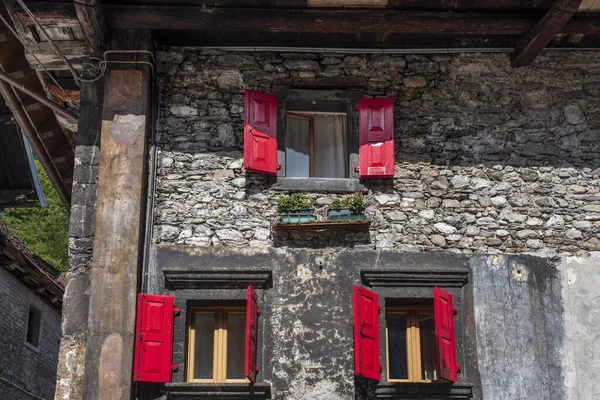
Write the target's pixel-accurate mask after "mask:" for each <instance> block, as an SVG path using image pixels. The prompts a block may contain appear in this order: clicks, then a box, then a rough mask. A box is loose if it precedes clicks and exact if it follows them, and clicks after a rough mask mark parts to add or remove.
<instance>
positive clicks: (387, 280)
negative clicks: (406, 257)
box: [360, 268, 469, 287]
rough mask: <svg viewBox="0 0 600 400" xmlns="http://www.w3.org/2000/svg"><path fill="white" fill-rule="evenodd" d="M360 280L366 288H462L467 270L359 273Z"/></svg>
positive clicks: (466, 279) (433, 269)
mask: <svg viewBox="0 0 600 400" xmlns="http://www.w3.org/2000/svg"><path fill="white" fill-rule="evenodd" d="M360 275H361V280H362V282H363V283H364V284H365V285H368V286H390V287H392V286H393V287H408V286H410V287H430V286H441V287H462V286H464V285H466V284H467V282H468V281H469V269H468V268H465V269H461V270H459V269H438V268H427V269H404V270H389V269H387V270H385V269H384V270H381V269H379V270H373V269H363V270H361V271H360Z"/></svg>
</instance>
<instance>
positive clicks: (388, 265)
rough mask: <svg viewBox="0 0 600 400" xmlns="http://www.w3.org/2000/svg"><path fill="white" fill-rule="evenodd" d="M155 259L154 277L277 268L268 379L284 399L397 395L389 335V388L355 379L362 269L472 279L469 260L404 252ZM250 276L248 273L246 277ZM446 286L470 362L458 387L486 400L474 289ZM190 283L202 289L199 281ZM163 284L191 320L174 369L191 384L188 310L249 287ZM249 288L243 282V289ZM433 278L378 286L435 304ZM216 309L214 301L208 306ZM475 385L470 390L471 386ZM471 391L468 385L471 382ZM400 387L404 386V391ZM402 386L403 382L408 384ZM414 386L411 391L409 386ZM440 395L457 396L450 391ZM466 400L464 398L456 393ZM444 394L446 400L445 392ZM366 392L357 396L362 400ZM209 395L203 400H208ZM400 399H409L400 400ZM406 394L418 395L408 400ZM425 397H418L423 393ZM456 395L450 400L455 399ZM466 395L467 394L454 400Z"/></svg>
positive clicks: (264, 332) (265, 368)
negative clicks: (355, 304) (356, 295)
mask: <svg viewBox="0 0 600 400" xmlns="http://www.w3.org/2000/svg"><path fill="white" fill-rule="evenodd" d="M151 254H152V257H151V263H150V264H151V270H150V273H151V275H154V276H157V277H160V276H162V275H163V269H165V268H167V269H171V270H173V269H182V270H186V273H188V274H189V275H188V277H193V275H194V273H195V272H196V273H200V272H206V271H210V272H215V271H232V270H237V271H240V270H244V271H253V270H254V271H257V270H265V268H266V269H268V270H270V271H272V282H270V283H269V284H268V285H267V286H266V287H265V288H264V289H259V308H260V309H261V316H260V319H259V321H260V324H259V337H260V339H259V357H258V359H259V367H260V373H259V378H258V379H259V381H260V382H267V383H270V384H271V388H272V391H271V398H273V399H281V400H284V399H285V400H309V399H310V400H313V399H322V400H341V399H344V400H349V399H355V398H356V399H370V398H375V397H374V396H375V395H377V397H378V398H387V397H382V393H384V392H386V391H389V390H390V387H388V385H387V383H386V382H385V368H387V366H386V365H385V350H384V349H385V347H384V343H385V342H384V341H383V338H384V336H382V345H381V362H382V365H383V368H384V370H383V371H384V372H383V373H382V383H381V384H380V385H379V386H378V387H377V388H374V387H372V386H369V385H365V383H364V382H355V379H354V364H353V360H354V358H353V311H352V286H353V285H355V284H357V285H363V286H365V285H366V284H367V283H366V282H365V281H363V280H362V279H361V271H364V270H385V271H405V270H414V269H415V267H416V266H418V268H419V269H420V270H422V271H426V273H429V274H435V272H436V271H440V270H442V271H445V272H452V271H462V272H463V273H466V274H467V275H468V272H469V268H470V267H469V259H468V257H465V256H462V255H458V254H452V253H441V252H440V253H438V254H436V255H427V254H420V253H400V252H394V251H366V250H365V251H351V250H341V251H337V250H309V249H266V248H264V249H228V248H212V249H211V248H205V249H200V248H196V249H192V248H185V247H181V246H157V247H155V248H153V250H152V252H151ZM239 279H240V280H243V279H244V277H243V276H240V278H239ZM437 284H438V285H439V286H441V287H443V288H445V290H448V291H450V292H451V293H452V294H453V295H454V298H455V306H456V307H457V308H458V309H459V310H460V312H459V315H458V316H457V317H456V319H455V321H456V330H457V332H458V335H457V337H458V348H457V358H458V363H459V364H460V365H462V366H463V370H462V372H461V374H460V376H459V383H460V384H459V385H458V386H457V388H455V389H454V390H463V391H464V390H466V391H467V392H468V393H471V392H472V393H473V395H474V398H476V399H480V398H481V394H480V393H481V392H480V388H479V375H478V371H477V362H476V356H475V355H474V353H473V352H474V351H475V349H474V348H473V344H474V340H473V338H474V337H475V331H474V326H475V324H474V320H473V311H472V297H471V285H470V283H468V279H467V278H465V281H464V286H461V285H462V284H456V282H455V283H453V284H452V285H451V286H448V287H447V285H448V283H447V282H446V283H444V282H443V281H442V280H440V282H438V283H437ZM190 285H192V286H193V283H191V284H190ZM166 286H167V288H165V282H164V281H163V279H161V278H159V279H155V280H152V281H151V286H150V288H149V289H150V291H152V292H156V293H165V292H166V293H170V294H173V295H174V296H175V300H176V306H177V307H180V308H182V315H183V317H177V318H176V322H175V324H176V325H175V341H174V343H175V344H174V346H175V348H174V352H173V353H174V363H175V364H178V365H179V371H178V372H177V373H175V374H174V375H173V380H174V382H185V355H186V350H185V349H186V346H187V338H186V336H185V332H186V318H185V315H186V311H187V307H188V306H189V305H190V304H192V303H193V302H199V301H204V302H206V301H209V302H213V304H214V302H215V301H223V300H242V301H243V300H244V299H245V290H243V289H216V288H213V289H211V288H210V287H206V286H204V287H198V288H193V287H192V286H190V288H188V289H183V290H168V287H169V284H168V282H167V283H166ZM242 286H243V285H242ZM433 286H434V283H433V281H429V283H422V282H421V284H420V285H419V284H415V286H414V287H407V286H404V287H394V286H393V285H392V286H387V287H373V288H372V290H375V291H376V292H377V293H378V294H379V295H380V306H381V307H382V309H384V307H385V299H386V298H387V299H403V298H412V299H422V300H424V299H431V298H432V293H433ZM204 304H206V303H204ZM383 316H384V314H383V313H382V314H381V316H380V331H381V332H385V318H384V317H383ZM466 384H468V385H466ZM461 385H466V386H461ZM397 386H398V385H397ZM400 386H401V385H400ZM402 388H403V389H406V387H402ZM438 390H442V392H444V390H447V391H451V389H450V388H448V387H447V386H443V387H441V388H439V387H438ZM455 394H456V393H455ZM437 395H438V397H439V398H446V397H445V396H442V395H440V394H439V393H437ZM355 396H356V397H355ZM199 398H202V397H201V396H200V395H199ZM391 398H399V397H391ZM404 398H409V399H410V398H413V397H412V396H405V397H404ZM414 398H417V397H414ZM448 398H449V397H448ZM452 398H457V399H463V398H464V399H466V398H467V397H452Z"/></svg>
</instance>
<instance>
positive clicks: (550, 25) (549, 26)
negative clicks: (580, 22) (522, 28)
mask: <svg viewBox="0 0 600 400" xmlns="http://www.w3.org/2000/svg"><path fill="white" fill-rule="evenodd" d="M581 1H582V0H558V1H557V2H556V4H555V5H554V6H553V7H552V8H551V9H550V10H549V11H548V12H547V13H546V15H545V16H544V18H542V19H541V20H540V21H539V22H538V23H537V24H536V25H535V26H534V27H533V29H532V30H531V31H529V33H528V34H527V36H525V38H524V39H523V40H522V41H521V43H519V45H518V46H517V48H516V49H515V52H514V53H513V55H512V57H511V64H512V66H513V67H524V66H527V65H530V64H531V63H533V61H534V60H535V58H536V57H537V56H538V54H540V52H541V51H542V50H544V47H546V46H547V45H548V43H550V41H551V40H552V39H553V38H554V36H556V34H557V33H559V32H560V30H561V29H562V28H563V27H564V26H565V24H566V23H567V22H569V20H570V19H571V18H572V17H573V15H574V14H575V13H576V12H577V9H578V8H579V6H580V5H581Z"/></svg>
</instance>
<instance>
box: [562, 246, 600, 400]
mask: <svg viewBox="0 0 600 400" xmlns="http://www.w3.org/2000/svg"><path fill="white" fill-rule="evenodd" d="M560 272H561V278H562V297H563V300H564V307H565V313H566V321H565V333H566V334H565V350H564V351H565V372H566V396H565V399H568V400H586V399H597V398H600V386H599V385H598V376H599V375H600V350H599V349H598V341H599V340H600V332H599V330H598V327H599V326H600V254H599V253H595V254H593V255H592V257H589V258H586V257H579V256H577V257H565V258H563V260H562V263H561V265H560Z"/></svg>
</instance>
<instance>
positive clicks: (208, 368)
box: [187, 306, 247, 383]
mask: <svg viewBox="0 0 600 400" xmlns="http://www.w3.org/2000/svg"><path fill="white" fill-rule="evenodd" d="M191 311H192V312H191V321H190V325H189V332H188V333H189V335H188V338H189V346H188V365H187V380H188V382H211V383H222V382H247V380H246V378H245V377H244V355H245V341H244V340H245V328H246V312H245V308H244V307H243V306H239V307H237V306H236V307H211V308H207V307H194V308H192V310H191Z"/></svg>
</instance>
